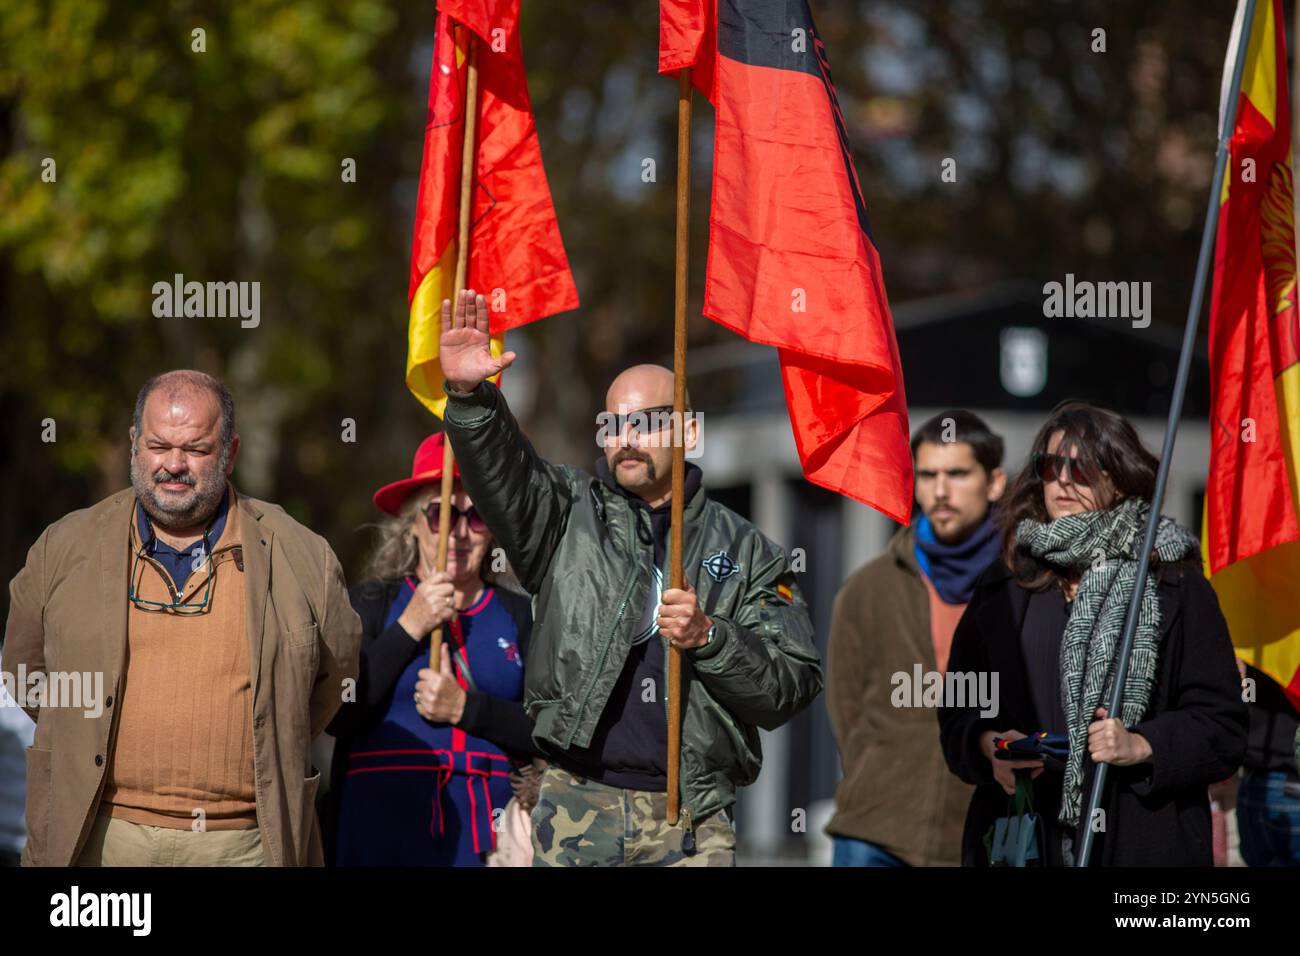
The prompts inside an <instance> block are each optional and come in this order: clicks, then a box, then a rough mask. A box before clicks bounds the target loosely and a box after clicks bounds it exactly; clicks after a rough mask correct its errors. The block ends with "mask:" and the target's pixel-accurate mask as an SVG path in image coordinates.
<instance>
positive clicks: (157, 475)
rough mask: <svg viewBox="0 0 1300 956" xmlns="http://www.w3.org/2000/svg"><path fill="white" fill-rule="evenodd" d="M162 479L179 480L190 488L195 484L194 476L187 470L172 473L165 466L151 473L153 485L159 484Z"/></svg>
mask: <svg viewBox="0 0 1300 956" xmlns="http://www.w3.org/2000/svg"><path fill="white" fill-rule="evenodd" d="M164 481H176V482H180V483H181V484H185V485H189V486H190V487H191V488H192V487H194V485H195V484H196V479H195V477H194V476H193V475H192V474H190V473H189V472H187V471H182V472H178V473H173V472H170V471H168V470H167V469H166V468H159V469H158V470H157V471H155V472H154V473H153V482H154V484H155V485H161V484H162V483H163V482H164Z"/></svg>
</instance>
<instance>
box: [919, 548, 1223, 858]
mask: <svg viewBox="0 0 1300 956" xmlns="http://www.w3.org/2000/svg"><path fill="white" fill-rule="evenodd" d="M1156 593H1157V597H1158V600H1159V602H1160V634H1159V661H1158V663H1157V666H1156V683H1155V687H1154V689H1153V692H1152V697H1151V703H1150V706H1149V707H1148V709H1147V712H1146V714H1145V715H1144V716H1143V718H1142V720H1141V721H1140V722H1139V723H1138V724H1137V725H1136V726H1135V727H1133V728H1132V730H1134V731H1135V732H1137V733H1139V734H1141V735H1142V736H1143V737H1145V738H1146V739H1147V741H1148V742H1149V743H1150V744H1151V749H1152V753H1153V760H1152V762H1151V763H1146V764H1138V765H1136V766H1131V767H1117V766H1112V767H1111V768H1110V770H1109V771H1108V773H1107V781H1108V782H1107V793H1106V799H1104V800H1103V801H1102V807H1103V808H1104V809H1105V811H1106V818H1105V830H1104V832H1099V833H1097V834H1096V837H1095V842H1094V846H1093V855H1092V862H1093V863H1094V864H1096V863H1101V864H1103V865H1107V866H1212V865H1213V862H1214V860H1213V853H1212V845H1211V829H1210V806H1209V798H1208V796H1207V793H1206V788H1207V787H1208V786H1209V785H1210V784H1212V783H1215V782H1217V781H1220V780H1223V779H1225V778H1226V777H1229V776H1231V775H1232V774H1233V773H1234V772H1235V771H1236V770H1237V768H1238V766H1239V765H1240V764H1241V760H1242V756H1243V754H1244V753H1245V748H1246V729H1247V724H1248V718H1247V710H1246V705H1245V704H1244V703H1243V702H1242V699H1241V680H1240V677H1239V676H1238V672H1237V667H1236V663H1235V661H1234V659H1233V649H1232V644H1231V642H1230V641H1229V639H1228V628H1227V624H1226V623H1225V622H1224V619H1223V614H1222V613H1221V612H1220V611H1219V602H1218V599H1217V598H1216V597H1215V594H1214V591H1213V589H1212V588H1211V587H1210V585H1209V583H1208V582H1207V581H1206V580H1205V577H1204V576H1203V575H1202V573H1201V570H1200V567H1199V566H1198V565H1197V564H1195V563H1194V562H1182V563H1180V564H1176V565H1170V566H1167V567H1165V568H1162V569H1160V571H1159V572H1158V577H1157V589H1156ZM1029 596H1030V592H1029V591H1028V590H1027V589H1026V588H1024V587H1023V586H1021V585H1020V584H1019V583H1018V582H1017V581H1015V580H1014V579H1013V578H1012V576H1011V574H1010V572H1008V571H1007V569H1006V567H1005V566H1004V565H1003V564H1002V562H998V563H997V564H995V565H994V566H993V567H991V568H989V569H988V571H986V572H985V573H984V575H983V576H982V577H981V578H980V580H979V582H978V584H977V585H976V589H975V594H974V595H973V597H972V598H971V602H970V604H969V605H968V606H967V608H966V611H965V613H964V614H963V615H962V618H961V621H960V622H959V623H958V625H957V630H956V633H955V634H954V636H953V643H952V652H951V655H950V656H949V658H948V670H949V671H950V672H965V673H970V672H975V673H977V674H978V673H985V672H997V673H998V675H999V687H998V691H999V693H998V698H999V705H1000V707H999V711H998V714H997V716H996V717H993V718H983V717H981V716H980V714H979V706H978V705H975V706H972V707H964V708H940V710H939V728H940V729H939V736H940V741H941V743H942V746H943V751H944V758H945V759H946V760H947V762H948V767H949V769H950V770H952V772H953V773H955V774H957V776H959V777H960V778H961V779H963V780H965V781H966V782H967V783H973V784H976V785H977V786H976V789H975V793H974V795H973V796H972V797H971V803H970V808H969V810H968V811H967V814H966V825H965V828H964V831H963V834H962V863H963V865H965V866H985V865H987V855H986V851H985V848H984V842H983V841H984V834H985V833H986V832H987V831H988V829H989V827H990V826H992V824H993V822H994V821H995V820H996V819H997V818H998V817H1001V816H1005V815H1006V813H1007V794H1006V792H1005V791H1003V789H1002V788H1001V786H999V785H998V784H997V783H996V782H995V781H994V779H993V769H992V767H991V766H990V764H989V761H988V759H987V758H985V757H984V756H983V754H981V753H980V750H979V738H980V735H981V734H983V733H984V732H985V731H987V730H996V731H1005V730H1011V729H1014V730H1019V731H1020V732H1021V733H1025V734H1028V733H1032V732H1034V731H1036V730H1038V729H1040V728H1041V727H1044V726H1046V721H1044V720H1041V719H1040V718H1039V715H1038V714H1036V713H1035V708H1034V705H1033V702H1032V700H1031V698H1030V694H1029V683H1028V681H1029V678H1028V675H1027V671H1026V667H1025V662H1024V656H1023V654H1022V651H1021V627H1022V625H1023V623H1024V620H1025V610H1026V607H1027V606H1028V604H1029ZM1093 770H1094V765H1093V763H1092V761H1091V760H1090V759H1089V758H1088V756H1087V755H1086V754H1085V755H1084V777H1085V783H1084V787H1083V800H1084V806H1083V808H1082V810H1081V816H1084V817H1086V815H1087V803H1086V801H1087V795H1088V792H1089V789H1090V786H1091V781H1092V773H1093ZM1061 783H1062V776H1061V774H1060V773H1053V772H1052V771H1044V772H1043V773H1042V774H1041V775H1039V777H1038V778H1037V779H1036V780H1035V781H1034V804H1035V809H1036V810H1037V811H1038V812H1039V813H1041V814H1042V815H1043V816H1044V817H1045V818H1046V819H1047V820H1048V821H1050V822H1051V824H1053V825H1055V822H1056V815H1057V812H1058V810H1059V808H1060V797H1061ZM1087 822H1088V821H1087V820H1086V819H1084V820H1081V825H1086V824H1087ZM1080 832H1081V831H1080ZM1057 834H1058V835H1059V831H1057ZM1079 835H1080V834H1079V833H1076V834H1075V846H1076V847H1077V846H1078V840H1079ZM1047 843H1048V847H1046V851H1047V853H1048V862H1049V863H1059V862H1060V851H1059V836H1058V838H1056V839H1054V838H1053V836H1052V830H1051V829H1050V828H1049V831H1048V837H1047Z"/></svg>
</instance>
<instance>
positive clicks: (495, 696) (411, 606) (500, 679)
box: [328, 434, 536, 866]
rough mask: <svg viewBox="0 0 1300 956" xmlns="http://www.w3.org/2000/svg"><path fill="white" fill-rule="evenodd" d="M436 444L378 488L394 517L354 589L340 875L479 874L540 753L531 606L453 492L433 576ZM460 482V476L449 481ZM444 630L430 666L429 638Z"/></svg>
mask: <svg viewBox="0 0 1300 956" xmlns="http://www.w3.org/2000/svg"><path fill="white" fill-rule="evenodd" d="M442 454H443V436H442V435H441V434H435V435H431V436H430V437H429V438H427V439H425V440H424V442H422V443H421V445H420V447H419V449H418V450H417V451H416V453H415V460H414V462H413V464H412V468H411V477H410V478H406V479H403V480H401V481H397V482H394V483H393V484H390V485H386V486H385V487H383V488H380V489H379V491H377V492H376V493H375V497H374V501H375V504H376V506H378V508H379V509H380V510H381V511H383V512H385V513H386V514H388V515H389V516H390V517H389V518H388V519H387V520H386V521H384V522H383V524H381V526H380V540H379V543H378V546H377V548H376V549H375V552H374V554H373V555H372V557H371V561H370V574H369V575H368V577H369V580H367V581H366V582H365V583H363V584H361V585H358V586H357V587H355V588H353V589H352V592H351V597H352V605H353V607H354V608H355V609H356V612H357V614H358V615H359V616H360V618H361V621H362V625H363V627H364V635H363V638H362V647H361V670H360V676H359V679H358V682H357V688H356V695H355V700H351V701H347V702H345V703H344V704H343V706H342V708H341V709H340V710H339V712H338V715H337V716H336V717H335V719H334V721H333V723H331V724H330V727H329V730H330V732H331V733H333V734H334V735H335V737H337V744H336V746H335V750H334V763H333V766H332V768H331V772H330V777H331V811H332V812H331V813H330V818H331V825H330V826H329V827H328V829H329V830H330V831H331V832H330V837H329V843H330V845H331V846H330V848H331V850H332V861H333V863H334V864H335V865H338V866H480V865H482V864H483V862H484V861H485V859H486V857H487V855H488V854H489V853H491V852H492V851H493V850H494V849H495V848H496V841H497V831H498V829H499V828H498V827H494V826H493V823H494V822H495V821H496V820H497V819H498V818H499V816H500V814H501V813H502V811H503V810H504V808H505V806H506V804H507V802H508V801H509V800H510V797H511V771H512V769H513V768H514V767H516V766H518V765H521V764H523V763H524V762H526V761H528V760H529V759H530V758H532V757H533V756H535V755H536V751H535V748H534V745H533V742H532V721H531V720H529V719H528V717H527V715H526V714H525V713H524V709H523V704H522V703H521V701H522V698H523V688H524V672H523V659H524V652H525V649H526V647H527V642H528V634H529V632H530V631H531V629H532V615H531V610H530V602H529V600H528V599H527V598H526V597H523V596H522V595H519V594H516V593H514V592H511V591H508V590H505V589H503V588H501V587H499V586H498V585H497V584H494V583H493V582H492V580H491V578H490V574H489V573H488V567H487V566H485V561H486V560H487V559H488V555H489V552H490V548H491V540H492V538H491V534H490V533H489V532H488V529H487V525H486V524H485V523H484V522H483V519H482V518H481V517H480V516H479V514H478V512H477V511H475V510H474V504H473V502H472V501H470V500H469V496H468V495H467V494H466V493H465V491H464V489H463V488H462V487H461V484H460V481H459V480H456V481H455V482H454V483H453V492H452V500H451V502H450V507H451V535H450V538H449V539H448V542H447V569H446V571H437V570H435V560H436V556H437V547H438V520H439V513H440V511H441V509H442V507H443V502H442V500H441V499H442V491H441V480H442ZM453 474H454V475H455V474H458V472H453ZM438 627H441V628H442V631H443V644H442V659H441V662H440V665H439V667H438V669H437V670H432V669H430V668H429V640H430V634H431V633H432V632H433V630H434V629H435V628H438Z"/></svg>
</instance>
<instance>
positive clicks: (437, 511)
mask: <svg viewBox="0 0 1300 956" xmlns="http://www.w3.org/2000/svg"><path fill="white" fill-rule="evenodd" d="M447 507H448V508H450V509H451V523H450V525H449V526H450V527H452V528H455V527H456V525H458V524H459V523H460V519H461V517H462V516H463V517H464V518H465V520H466V521H468V522H469V528H470V530H471V531H486V530H487V522H486V521H484V520H483V516H482V515H481V514H479V513H478V509H477V508H475V507H474V506H473V505H470V506H469V507H468V508H466V509H465V510H464V511H461V510H460V509H459V508H457V507H456V506H455V505H448V506H447ZM441 516H442V505H441V503H440V502H437V501H431V502H429V503H428V504H427V505H425V506H424V517H425V519H426V520H427V521H428V522H429V530H430V531H433V532H435V533H436V532H437V530H438V519H439V518H440V517H441Z"/></svg>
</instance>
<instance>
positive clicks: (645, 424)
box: [596, 405, 690, 435]
mask: <svg viewBox="0 0 1300 956" xmlns="http://www.w3.org/2000/svg"><path fill="white" fill-rule="evenodd" d="M689 415H690V410H689V409H688V410H687V412H686V415H684V416H682V417H683V418H684V419H686V417H687V416H689ZM596 419H597V424H599V425H609V426H611V427H612V428H613V433H614V434H615V435H621V434H623V429H624V428H627V427H628V426H629V425H631V426H632V431H633V433H634V434H637V435H653V434H654V433H655V432H658V431H662V430H663V429H665V428H668V427H670V426H671V425H672V423H673V407H672V406H671V405H655V406H652V407H651V408H641V409H637V410H636V411H635V412H628V413H627V414H626V415H619V414H617V413H616V412H601V413H600V414H599V415H597V416H596Z"/></svg>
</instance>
